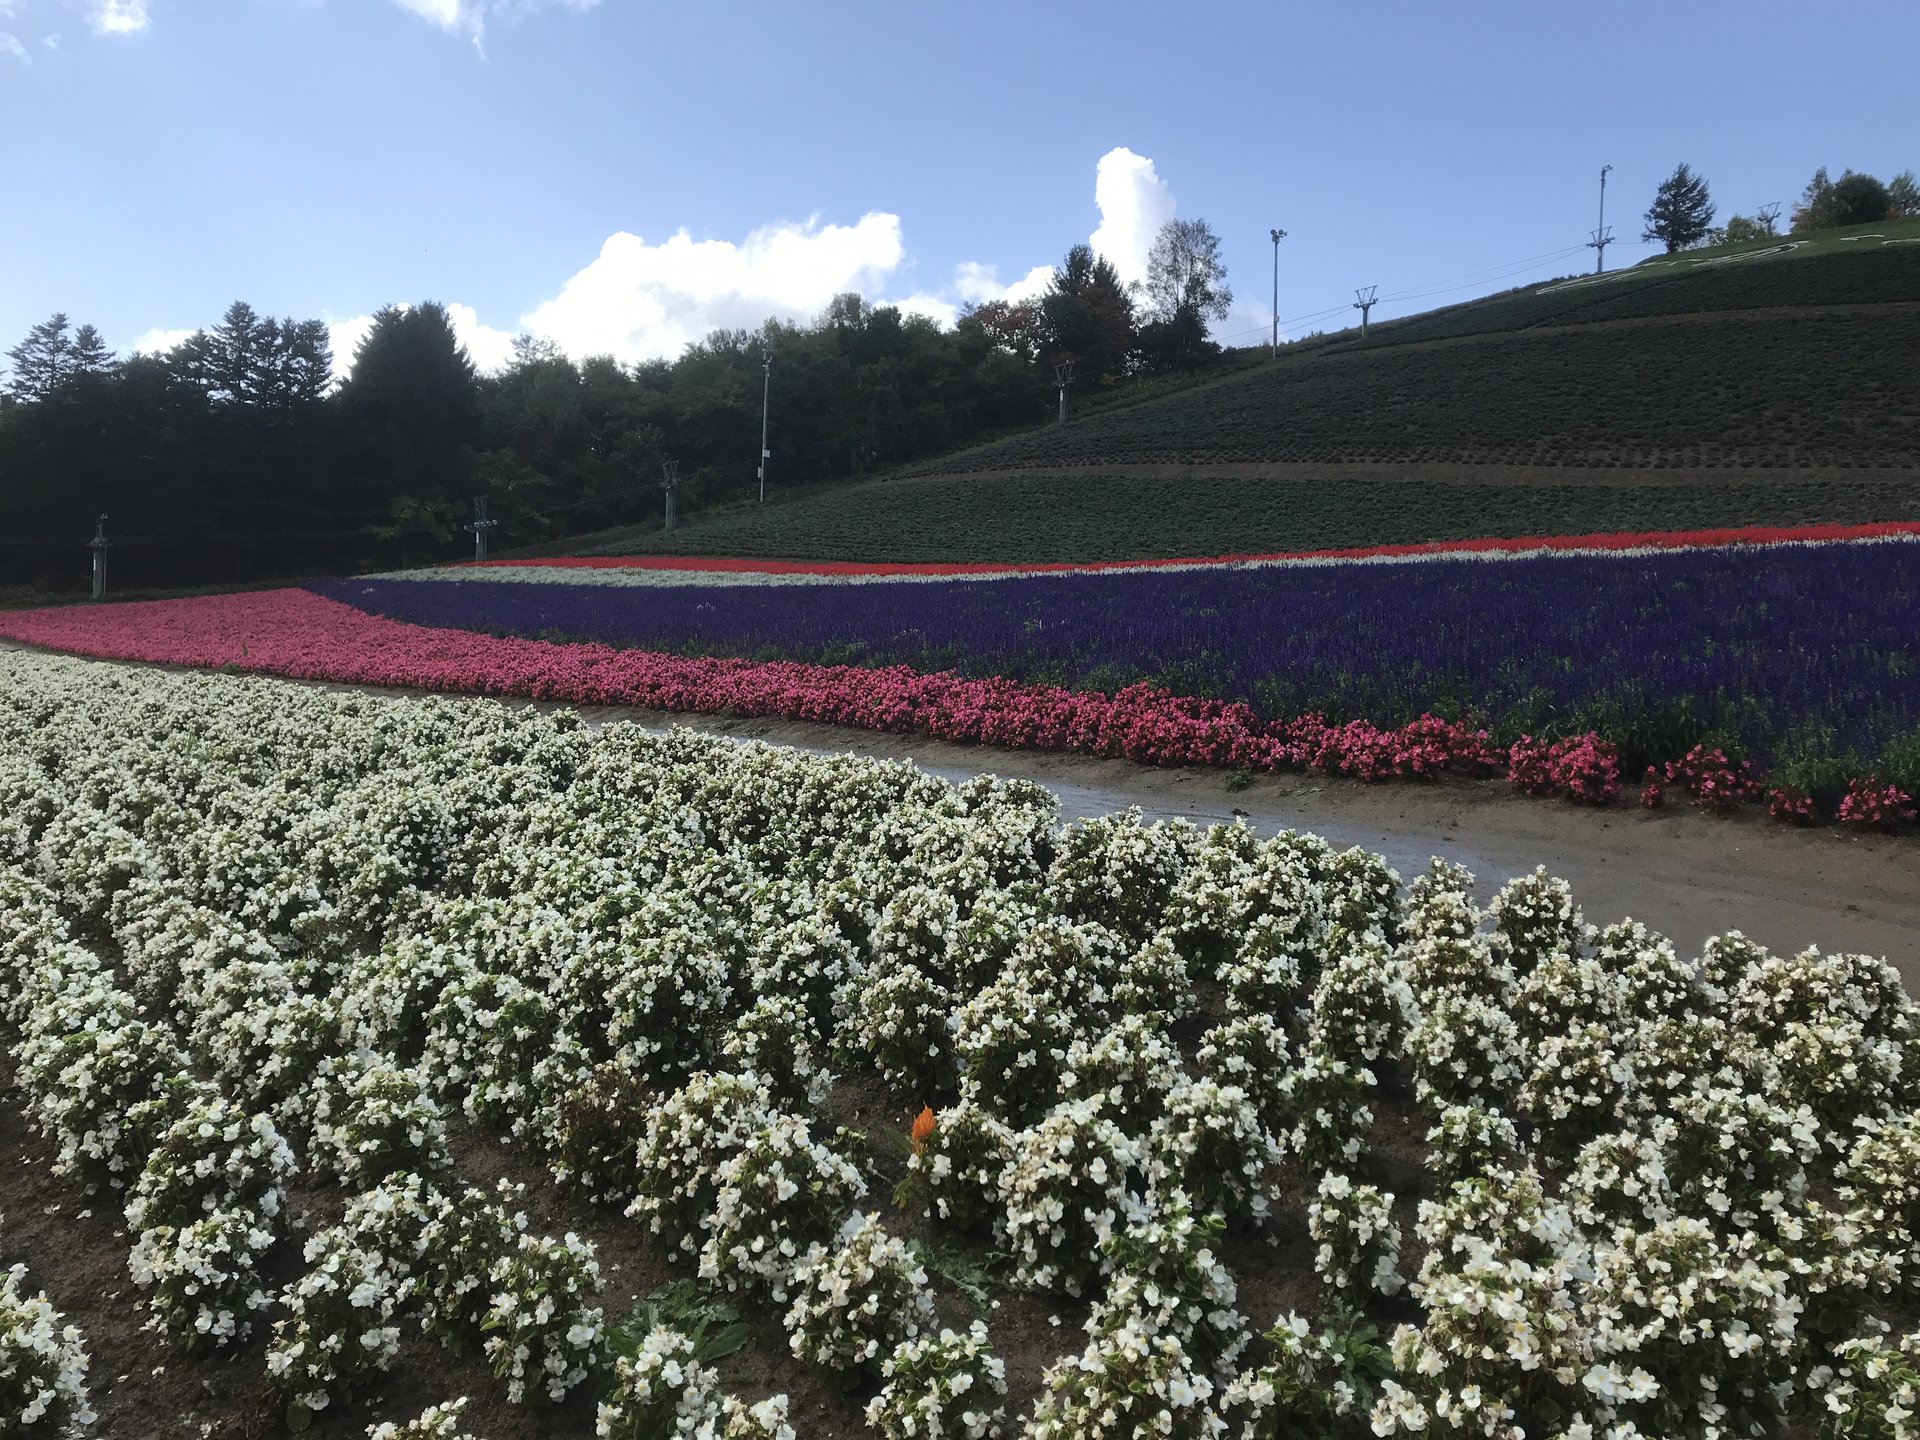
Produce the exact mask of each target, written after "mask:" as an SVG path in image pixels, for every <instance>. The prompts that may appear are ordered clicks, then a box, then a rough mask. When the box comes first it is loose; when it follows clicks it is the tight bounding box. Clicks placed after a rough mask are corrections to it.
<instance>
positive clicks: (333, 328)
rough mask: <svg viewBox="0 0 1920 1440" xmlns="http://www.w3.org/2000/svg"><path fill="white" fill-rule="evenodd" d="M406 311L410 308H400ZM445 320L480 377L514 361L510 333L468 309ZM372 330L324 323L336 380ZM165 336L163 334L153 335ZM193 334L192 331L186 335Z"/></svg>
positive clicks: (368, 323)
mask: <svg viewBox="0 0 1920 1440" xmlns="http://www.w3.org/2000/svg"><path fill="white" fill-rule="evenodd" d="M399 308H400V309H402V310H405V309H407V308H409V307H407V306H405V305H402V306H400V307H399ZM447 319H448V320H450V321H451V322H452V323H453V334H454V338H455V339H457V340H458V341H459V342H460V343H461V344H462V345H464V346H465V347H466V351H467V355H468V358H470V359H471V360H472V361H473V363H474V367H475V368H476V369H478V370H480V371H482V372H483V373H486V374H492V373H493V372H495V371H498V370H504V369H505V368H506V366H507V362H508V361H509V360H511V359H513V337H514V332H513V331H511V330H496V329H495V328H494V327H493V326H491V325H488V324H487V323H485V322H484V321H483V320H481V318H480V314H479V312H478V311H476V310H475V309H474V308H473V307H472V306H471V305H458V304H454V305H448V306H447ZM372 329H373V316H371V315H355V316H353V317H352V318H351V319H348V320H328V321H327V344H328V345H329V346H331V347H332V349H333V373H334V376H335V378H337V379H342V380H344V379H345V378H346V377H347V375H348V374H349V373H351V371H352V370H353V359H354V356H355V355H357V354H358V353H359V351H360V342H361V341H363V340H365V339H366V338H367V334H368V332H369V331H371V330H372ZM156 333H164V332H156ZM186 333H188V334H192V333H193V332H192V331H188V332H186Z"/></svg>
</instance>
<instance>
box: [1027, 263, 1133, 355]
mask: <svg viewBox="0 0 1920 1440" xmlns="http://www.w3.org/2000/svg"><path fill="white" fill-rule="evenodd" d="M1040 317H1041V330H1042V336H1043V339H1042V345H1043V348H1044V349H1045V350H1046V352H1047V354H1046V355H1045V357H1044V358H1045V359H1046V360H1047V361H1048V363H1057V362H1058V361H1060V360H1065V359H1073V360H1075V361H1078V362H1079V365H1080V368H1081V371H1082V372H1083V373H1084V374H1086V375H1087V376H1088V377H1089V378H1092V379H1097V378H1099V377H1100V376H1103V375H1109V376H1110V375H1118V374H1120V373H1121V372H1122V371H1123V370H1124V369H1125V368H1126V363H1127V356H1128V354H1129V353H1130V352H1131V351H1132V350H1133V346H1134V340H1135V332H1134V323H1133V299H1132V297H1131V296H1129V295H1128V294H1127V288H1126V286H1125V285H1123V284H1121V282H1120V272H1119V271H1118V270H1116V269H1114V268H1113V263H1112V262H1111V261H1110V260H1107V259H1105V258H1104V257H1096V256H1095V255H1094V253H1093V247H1092V246H1090V245H1075V246H1074V247H1073V248H1072V249H1070V250H1069V251H1067V255H1066V259H1065V260H1064V261H1062V262H1061V264H1060V266H1059V268H1058V269H1056V270H1055V271H1054V272H1053V279H1052V280H1051V281H1050V282H1049V283H1048V285H1047V293H1046V294H1045V295H1044V296H1043V297H1042V298H1041V301H1040Z"/></svg>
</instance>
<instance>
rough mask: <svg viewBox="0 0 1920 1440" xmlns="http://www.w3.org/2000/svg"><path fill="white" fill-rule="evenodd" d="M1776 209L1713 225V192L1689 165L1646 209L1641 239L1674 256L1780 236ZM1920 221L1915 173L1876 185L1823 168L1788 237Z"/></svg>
mask: <svg viewBox="0 0 1920 1440" xmlns="http://www.w3.org/2000/svg"><path fill="white" fill-rule="evenodd" d="M1778 208H1779V207H1778V206H1773V207H1769V208H1766V209H1762V210H1759V211H1756V212H1755V213H1754V214H1752V215H1730V216H1728V217H1727V220H1726V223H1725V224H1723V225H1715V224H1714V223H1713V217H1714V215H1715V213H1716V209H1715V206H1714V203H1713V192H1712V191H1711V189H1709V187H1708V185H1707V182H1706V179H1705V177H1704V176H1702V175H1701V174H1700V173H1699V172H1698V171H1696V170H1695V169H1694V168H1693V167H1692V166H1691V165H1687V164H1682V165H1680V166H1679V167H1678V168H1677V169H1675V171H1674V172H1673V174H1671V175H1669V176H1668V177H1667V178H1666V179H1665V180H1663V181H1661V182H1660V188H1659V189H1658V190H1657V191H1655V192H1654V197H1653V204H1652V205H1650V206H1649V207H1648V208H1647V214H1646V229H1645V230H1644V231H1643V232H1642V233H1641V236H1640V238H1641V239H1642V240H1657V241H1659V242H1660V243H1661V244H1663V245H1665V246H1666V247H1667V253H1668V254H1669V255H1672V254H1674V253H1676V252H1677V251H1681V250H1691V249H1693V248H1694V247H1695V246H1699V245H1731V244H1737V243H1739V242H1741V241H1745V240H1765V239H1768V238H1770V237H1772V236H1775V235H1778V234H1779V233H1780V231H1779V228H1778V226H1779V219H1778V215H1777V211H1778ZM1916 216H1920V181H1916V180H1915V178H1914V173H1913V171H1911V170H1903V171H1901V172H1900V173H1899V174H1898V175H1896V176H1894V177H1893V178H1892V179H1891V180H1886V181H1881V180H1876V179H1875V178H1874V177H1873V176H1871V175H1864V174H1862V173H1860V172H1859V171H1857V170H1846V171H1843V172H1842V173H1841V175H1840V178H1839V179H1838V180H1835V179H1832V178H1831V177H1830V176H1829V175H1828V174H1827V167H1826V166H1824V165H1822V166H1821V167H1820V168H1819V169H1818V170H1816V171H1814V173H1813V179H1811V180H1809V181H1808V182H1807V188H1806V189H1805V190H1804V191H1802V192H1801V195H1800V203H1799V204H1797V205H1795V206H1794V207H1793V211H1792V214H1791V215H1790V216H1789V219H1788V223H1789V226H1790V229H1789V231H1788V233H1789V234H1792V235H1809V234H1812V233H1813V232H1814V231H1816V230H1836V229H1840V228H1841V227H1843V226H1848V225H1877V224H1879V223H1880V222H1881V221H1884V220H1903V219H1909V218H1913V217H1916Z"/></svg>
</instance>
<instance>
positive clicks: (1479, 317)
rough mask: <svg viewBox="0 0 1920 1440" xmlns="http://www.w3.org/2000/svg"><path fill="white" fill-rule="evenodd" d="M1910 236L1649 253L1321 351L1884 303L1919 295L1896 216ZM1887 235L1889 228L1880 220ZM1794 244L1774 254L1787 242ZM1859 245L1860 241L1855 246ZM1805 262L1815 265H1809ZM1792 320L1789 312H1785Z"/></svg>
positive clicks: (1388, 326) (1917, 273) (1919, 242)
mask: <svg viewBox="0 0 1920 1440" xmlns="http://www.w3.org/2000/svg"><path fill="white" fill-rule="evenodd" d="M1900 227H1902V228H1903V231H1904V233H1908V234H1910V235H1911V237H1912V238H1911V239H1910V240H1909V239H1903V240H1901V241H1900V242H1899V243H1897V244H1892V245H1887V244H1882V243H1880V242H1878V241H1865V242H1856V245H1855V246H1854V247H1850V248H1840V247H1841V244H1842V242H1839V241H1833V240H1826V241H1812V240H1792V241H1784V240H1783V241H1775V242H1773V243H1772V245H1770V246H1749V247H1742V248H1741V249H1739V250H1737V251H1736V250H1716V251H1702V252H1700V253H1699V254H1697V255H1695V254H1689V255H1686V256H1674V257H1664V256H1663V257H1661V258H1659V259H1656V260H1649V261H1646V262H1644V263H1643V264H1641V265H1638V266H1635V267H1634V268H1633V269H1631V270H1610V271H1608V272H1607V273H1605V274H1604V275H1575V276H1570V277H1568V278H1567V279H1565V280H1561V281H1556V282H1553V283H1551V284H1547V285H1536V286H1530V287H1528V288H1527V289H1524V290H1516V291H1511V292H1509V293H1508V294H1505V295H1498V296H1493V297H1491V298H1489V299H1486V300H1478V301H1474V302H1473V303H1471V304H1467V305H1455V306H1449V307H1448V308H1447V309H1444V310H1434V311H1430V312H1428V313H1427V314H1424V315H1412V316H1409V317H1407V318H1406V319H1404V320H1389V321H1386V322H1384V323H1382V324H1379V325H1376V326H1374V328H1373V333H1372V335H1371V336H1369V338H1368V339H1367V340H1366V341H1364V342H1362V341H1361V340H1360V338H1359V337H1358V336H1357V335H1354V336H1351V337H1350V338H1343V339H1340V340H1338V341H1337V342H1334V343H1330V344H1329V345H1328V347H1327V348H1328V349H1329V350H1332V349H1335V348H1338V349H1358V348H1361V347H1362V345H1363V344H1364V345H1365V346H1366V347H1367V348H1377V347H1380V346H1387V345H1407V344H1414V343H1418V342H1420V341H1425V340H1439V339H1447V338H1452V337H1455V336H1461V335H1482V334H1491V333H1495V332H1500V331H1515V330H1525V329H1529V328H1532V327H1537V326H1549V325H1592V324H1600V323H1604V322H1606V321H1611V320H1636V319H1644V318H1646V317H1648V316H1653V315H1704V314H1711V313H1713V312H1716V311H1719V312H1731V311H1742V310H1765V309H1773V308H1777V307H1818V306H1838V305H1884V304H1900V303H1911V302H1914V301H1920V255H1916V254H1915V253H1914V252H1915V251H1920V221H1911V220H1910V221H1902V222H1900ZM1887 228H1888V230H1889V233H1892V232H1893V230H1894V229H1895V227H1891V226H1890V227H1887ZM1789 244H1791V245H1793V246H1794V247H1796V248H1794V249H1793V250H1791V251H1787V252H1786V253H1784V254H1781V253H1776V252H1777V251H1778V250H1779V249H1780V248H1782V247H1784V246H1786V245H1789ZM1860 244H1864V245H1865V246H1866V248H1858V246H1859V245H1860ZM1812 259H1817V260H1818V262H1819V263H1817V264H1808V263H1807V262H1808V261H1809V260H1812ZM1783 318H1789V319H1790V318H1791V317H1783Z"/></svg>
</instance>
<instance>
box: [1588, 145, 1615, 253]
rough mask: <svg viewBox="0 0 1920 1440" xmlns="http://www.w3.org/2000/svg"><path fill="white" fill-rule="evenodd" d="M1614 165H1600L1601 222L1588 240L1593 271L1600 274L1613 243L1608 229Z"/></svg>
mask: <svg viewBox="0 0 1920 1440" xmlns="http://www.w3.org/2000/svg"><path fill="white" fill-rule="evenodd" d="M1612 168H1613V167H1612V166H1611V165H1602V166H1601V167H1600V224H1599V226H1598V227H1597V228H1596V229H1595V230H1594V232H1593V238H1592V239H1591V240H1589V241H1587V248H1588V249H1589V250H1591V251H1593V273H1594V274H1596V275H1598V274H1600V273H1602V272H1603V271H1604V270H1605V269H1606V268H1607V246H1609V245H1611V244H1612V243H1613V235H1612V233H1611V232H1610V231H1609V230H1608V229H1607V172H1608V171H1609V170H1611V169H1612Z"/></svg>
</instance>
